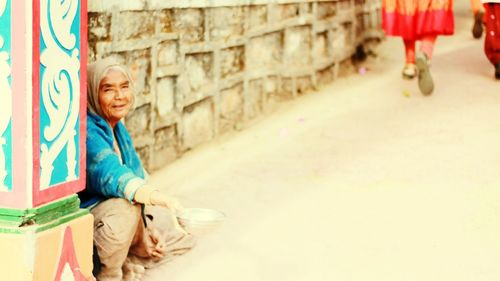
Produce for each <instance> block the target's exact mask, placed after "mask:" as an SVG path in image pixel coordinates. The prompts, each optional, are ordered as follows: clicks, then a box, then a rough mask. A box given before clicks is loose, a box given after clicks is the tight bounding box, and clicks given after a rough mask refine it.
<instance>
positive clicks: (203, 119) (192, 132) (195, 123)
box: [182, 99, 214, 150]
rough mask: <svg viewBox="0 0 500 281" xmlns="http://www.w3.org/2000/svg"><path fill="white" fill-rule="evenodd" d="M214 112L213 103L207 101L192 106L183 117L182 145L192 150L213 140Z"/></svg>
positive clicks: (187, 108) (185, 110) (186, 109)
mask: <svg viewBox="0 0 500 281" xmlns="http://www.w3.org/2000/svg"><path fill="white" fill-rule="evenodd" d="M213 120H214V110H213V104H212V101H211V100H209V99H207V100H203V101H201V102H199V103H196V104H193V105H190V106H188V107H186V108H185V109H184V113H183V115H182V126H183V129H182V132H183V138H182V144H183V148H184V149H186V150H187V149H191V148H193V147H195V146H197V145H199V144H201V143H204V142H206V141H209V140H211V139H212V138H213V135H214V134H213V132H214V128H213V123H214V122H213Z"/></svg>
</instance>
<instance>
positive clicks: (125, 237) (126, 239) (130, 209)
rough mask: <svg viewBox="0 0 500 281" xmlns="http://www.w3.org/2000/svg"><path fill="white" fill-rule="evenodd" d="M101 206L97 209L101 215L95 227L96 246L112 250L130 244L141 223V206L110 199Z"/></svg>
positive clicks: (97, 217)
mask: <svg viewBox="0 0 500 281" xmlns="http://www.w3.org/2000/svg"><path fill="white" fill-rule="evenodd" d="M108 201H109V202H108ZM101 204H105V205H101ZM101 204H99V205H101V206H99V205H98V206H96V207H95V208H96V210H95V211H96V212H98V213H99V214H98V216H96V218H95V225H94V241H95V242H96V244H100V245H101V246H102V247H111V248H113V247H115V246H116V247H124V246H126V245H127V244H130V243H131V241H132V239H133V237H134V235H135V232H136V230H137V226H138V224H139V222H140V221H141V206H140V205H138V204H131V203H130V202H128V201H127V200H124V199H108V200H106V201H105V202H103V203H101ZM92 213H94V210H93V211H92Z"/></svg>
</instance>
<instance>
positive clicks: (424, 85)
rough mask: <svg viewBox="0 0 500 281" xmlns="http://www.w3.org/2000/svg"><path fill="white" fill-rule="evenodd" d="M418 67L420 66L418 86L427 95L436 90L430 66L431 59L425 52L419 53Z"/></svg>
mask: <svg viewBox="0 0 500 281" xmlns="http://www.w3.org/2000/svg"><path fill="white" fill-rule="evenodd" d="M416 64H417V68H418V88H419V89H420V92H422V94H423V95H425V96H427V95H430V94H432V91H434V81H433V80H432V76H431V73H430V68H429V66H430V65H429V59H428V58H427V55H426V54H424V53H419V54H418V55H417V62H416Z"/></svg>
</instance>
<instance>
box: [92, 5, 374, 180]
mask: <svg viewBox="0 0 500 281" xmlns="http://www.w3.org/2000/svg"><path fill="white" fill-rule="evenodd" d="M172 2H180V3H172ZM215 2H217V4H215ZM381 36H382V33H381V30H380V1H379V0H337V1H307V0H303V1H278V0H274V1H271V0H268V1H264V0H254V1H251V0H246V1H245V0H231V1H229V0H219V1H209V0H189V1H188V0H185V1H162V0H127V1H121V0H106V1H104V0H89V61H93V60H95V59H97V58H103V57H108V56H115V57H117V58H118V59H119V60H121V61H122V62H123V63H124V64H126V65H127V66H128V67H129V68H130V69H131V71H132V75H133V76H134V79H135V81H136V85H135V86H136V88H137V99H136V101H137V102H136V109H135V111H133V112H132V113H131V114H130V115H129V116H128V117H127V118H126V120H125V123H126V126H127V128H128V129H129V131H130V133H131V134H132V137H133V138H134V142H135V145H136V147H137V149H138V151H139V153H140V155H141V158H142V161H143V162H144V164H145V166H146V167H147V169H148V170H154V169H157V168H159V167H161V166H163V165H165V164H168V163H169V162H171V161H173V160H175V159H176V158H178V157H179V156H180V155H182V153H183V152H185V151H186V150H189V149H191V148H194V147H196V146H197V145H199V144H201V143H204V142H207V141H210V140H211V139H213V138H215V137H217V136H218V135H220V134H223V133H225V132H227V131H229V130H232V129H234V128H235V127H239V126H240V125H241V124H243V123H245V122H246V121H248V120H251V119H252V118H255V117H256V116H259V115H260V114H263V113H266V112H269V111H270V110H272V108H273V105H275V104H276V103H277V102H279V101H282V100H286V99H290V98H294V97H296V96H298V95H301V94H304V93H306V92H308V91H310V90H313V89H315V87H316V86H318V85H321V84H326V83H330V82H332V81H333V80H334V79H335V78H336V77H337V76H338V75H339V73H342V72H343V71H342V69H343V68H344V67H346V66H347V65H349V63H350V57H351V55H352V54H353V53H354V51H355V49H356V47H357V46H359V45H362V44H363V43H364V42H366V40H370V39H374V38H380V37H381Z"/></svg>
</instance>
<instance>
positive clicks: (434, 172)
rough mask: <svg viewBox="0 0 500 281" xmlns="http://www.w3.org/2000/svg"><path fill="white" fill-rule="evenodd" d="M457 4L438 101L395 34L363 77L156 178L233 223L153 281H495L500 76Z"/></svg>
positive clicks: (438, 56) (441, 48)
mask: <svg viewBox="0 0 500 281" xmlns="http://www.w3.org/2000/svg"><path fill="white" fill-rule="evenodd" d="M457 2H463V3H456V14H457V24H456V34H455V35H454V36H452V37H440V38H439V40H438V42H437V46H436V50H435V57H434V59H433V61H432V73H433V75H434V79H435V81H436V88H435V92H434V94H433V95H432V96H430V97H424V96H422V95H421V94H420V93H419V91H418V88H417V86H416V80H414V81H403V80H402V79H401V73H400V72H401V68H402V66H403V46H402V44H401V42H400V40H399V39H398V38H388V39H387V40H386V41H384V43H383V44H382V45H381V46H380V48H379V50H378V53H379V57H378V58H377V59H375V60H373V61H372V62H371V63H370V64H369V66H368V67H369V69H368V71H367V73H366V74H364V75H353V76H350V77H348V78H342V79H339V80H337V81H335V82H334V83H332V84H331V85H329V86H327V87H324V88H322V89H320V91H318V92H316V93H310V94H308V95H306V96H303V97H300V98H298V99H296V100H293V101H290V102H286V103H284V104H281V105H280V106H279V108H278V109H277V110H276V111H275V112H273V113H272V114H270V115H268V116H265V117H263V118H261V119H259V120H257V121H256V122H254V123H253V124H251V125H250V126H248V127H247V128H245V129H244V130H242V131H240V132H235V133H231V134H228V135H226V136H223V137H222V138H219V139H217V140H215V141H213V142H211V143H210V144H207V145H205V146H202V147H200V148H197V149H195V150H194V151H191V152H189V153H187V154H186V155H184V156H183V157H182V158H181V159H179V160H178V161H176V162H175V163H173V164H171V165H169V166H168V167H165V168H164V169H163V170H160V171H158V172H156V173H154V174H153V175H152V182H153V184H155V185H157V186H162V188H164V190H165V191H166V192H168V193H170V194H174V195H175V196H177V197H178V198H179V199H180V200H181V202H183V204H184V205H185V206H186V207H208V208H214V209H218V210H221V211H223V212H225V213H226V214H227V220H226V221H225V223H224V224H223V225H222V226H221V227H220V228H218V229H216V230H215V231H213V232H211V233H208V234H206V235H201V236H199V237H198V245H197V246H196V247H195V248H194V249H193V250H192V251H190V252H188V253H187V254H185V255H183V256H180V257H178V258H176V259H175V260H173V261H171V262H168V263H166V264H164V265H162V266H160V267H157V268H154V269H151V270H149V271H147V274H146V277H145V278H144V280H146V281H160V280H176V281H198V280H214V281H215V280H217V281H223V280H227V281H235V280H237V281H247V280H248V281H257V280H258V281H264V280H266V281H267V280H269V281H284V280H290V281H292V280H293V281H299V280H300V281H302V280H303V281H310V280H336V281H378V280H380V281H410V280H415V281H431V280H436V281H448V280H449V281H461V280H463V281H486V280H489V281H498V280H500V266H499V264H500V82H498V81H495V80H494V79H493V67H492V66H491V65H490V64H489V63H488V62H487V60H486V58H485V57H484V54H483V49H482V43H483V41H482V40H474V39H473V38H472V35H471V34H470V27H471V15H470V11H469V10H468V8H469V7H468V6H467V5H468V1H457Z"/></svg>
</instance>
